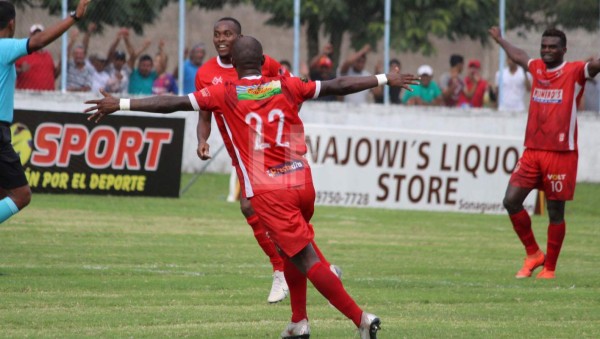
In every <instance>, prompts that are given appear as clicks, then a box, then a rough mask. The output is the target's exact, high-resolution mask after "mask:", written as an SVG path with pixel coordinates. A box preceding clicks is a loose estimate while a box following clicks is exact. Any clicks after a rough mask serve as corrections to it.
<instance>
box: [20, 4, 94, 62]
mask: <svg viewBox="0 0 600 339" xmlns="http://www.w3.org/2000/svg"><path fill="white" fill-rule="evenodd" d="M90 1H91V0H80V1H79V4H78V5H77V9H76V10H75V14H76V15H77V17H78V18H81V17H83V16H84V15H85V10H86V9H87V6H88V4H89V3H90ZM74 24H75V19H73V18H71V17H67V18H66V19H63V20H62V21H60V22H59V23H57V24H56V25H53V26H51V27H49V28H48V29H45V30H43V31H41V32H39V33H38V34H35V35H34V36H32V37H31V38H29V42H28V46H27V47H28V49H29V52H35V51H37V50H39V49H42V48H44V47H45V46H47V45H48V44H50V43H51V42H52V41H54V40H56V39H57V38H58V37H59V36H61V35H62V34H63V33H64V32H66V31H67V30H68V29H69V28H70V27H71V26H73V25H74Z"/></svg>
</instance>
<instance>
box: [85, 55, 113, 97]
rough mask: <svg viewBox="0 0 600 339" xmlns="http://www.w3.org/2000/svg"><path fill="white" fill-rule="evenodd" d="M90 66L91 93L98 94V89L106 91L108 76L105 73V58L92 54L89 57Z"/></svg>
mask: <svg viewBox="0 0 600 339" xmlns="http://www.w3.org/2000/svg"><path fill="white" fill-rule="evenodd" d="M89 61H90V64H91V65H92V67H93V73H92V88H91V91H92V92H93V93H100V89H106V85H107V84H108V80H109V79H110V75H109V74H108V72H107V71H106V58H104V57H101V56H100V55H98V54H92V55H90V57H89Z"/></svg>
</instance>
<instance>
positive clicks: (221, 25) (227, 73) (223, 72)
mask: <svg viewBox="0 0 600 339" xmlns="http://www.w3.org/2000/svg"><path fill="white" fill-rule="evenodd" d="M241 35H242V26H241V24H240V23H239V21H237V20H236V19H234V18H231V17H225V18H221V19H219V20H218V21H217V22H216V23H215V25H214V32H213V44H214V45H215V49H216V50H217V53H218V55H217V56H216V57H214V58H211V59H210V60H208V61H207V62H206V63H204V64H203V65H202V67H200V68H199V69H198V72H197V73H196V90H198V91H199V90H201V89H203V88H205V87H208V86H211V85H215V84H219V83H223V82H225V81H228V80H230V81H233V80H236V79H237V78H238V75H237V73H236V71H235V68H234V67H233V65H232V64H231V47H232V45H233V42H234V41H235V40H237V39H238V38H239V37H240V36H241ZM280 70H281V65H280V64H279V63H278V62H277V61H276V60H274V59H272V58H271V57H269V56H268V55H265V62H264V64H263V67H262V75H264V76H268V77H273V76H278V75H279V74H280ZM283 75H289V72H285V73H284V74H283ZM211 118H212V113H211V112H210V111H203V110H201V111H200V112H199V119H198V127H197V131H196V133H197V137H198V149H197V153H198V156H199V157H200V159H202V160H207V159H209V158H210V156H209V145H208V143H207V142H206V141H207V139H208V137H209V136H210V132H211ZM216 123H217V127H218V128H219V132H220V133H221V137H222V138H223V143H224V145H225V149H226V150H227V152H228V153H229V156H230V157H231V160H232V165H233V168H234V171H235V172H234V173H232V176H233V180H236V181H237V180H238V178H242V175H241V173H242V172H241V171H240V168H239V166H238V161H237V158H236V156H235V151H234V149H233V147H232V144H231V139H230V138H229V135H228V133H227V130H226V128H225V125H224V124H223V122H222V120H221V119H217V120H216ZM240 209H241V211H242V214H243V215H244V217H245V218H246V222H247V223H248V225H250V227H252V230H253V233H254V238H255V239H256V241H257V242H258V244H259V245H260V247H261V248H262V250H263V252H265V254H266V255H267V256H268V257H269V260H270V261H271V265H272V266H273V283H272V285H271V290H270V292H269V296H268V297H267V301H268V302H270V303H276V302H279V301H281V300H283V299H284V298H285V297H286V296H287V294H288V286H287V282H286V280H285V277H284V273H283V260H282V259H281V256H280V255H279V252H278V251H277V249H276V248H275V245H274V244H273V242H272V241H271V239H269V235H268V234H267V231H266V229H265V227H264V226H263V225H262V223H261V221H260V219H259V217H258V216H257V215H256V213H254V209H253V208H252V205H251V204H250V202H249V201H248V199H247V198H246V195H245V192H243V191H242V196H241V197H240ZM315 250H316V251H317V253H318V254H319V255H320V257H321V258H322V260H323V261H324V260H325V258H324V257H323V256H322V255H321V253H320V251H319V249H318V247H316V245H315ZM326 264H327V265H328V266H330V268H331V270H332V271H333V272H335V273H336V275H338V276H340V275H341V270H340V269H339V268H338V267H337V266H335V265H330V264H329V263H326Z"/></svg>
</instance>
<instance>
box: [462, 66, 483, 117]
mask: <svg viewBox="0 0 600 339" xmlns="http://www.w3.org/2000/svg"><path fill="white" fill-rule="evenodd" d="M468 67H469V69H468V74H467V76H466V77H465V79H464V84H465V87H464V88H463V91H462V93H461V95H460V96H459V98H458V106H460V107H477V108H478V107H483V102H484V97H485V94H486V92H487V91H488V83H487V81H485V80H484V79H482V78H481V73H480V70H481V63H480V62H479V60H475V59H473V60H470V61H469V65H468Z"/></svg>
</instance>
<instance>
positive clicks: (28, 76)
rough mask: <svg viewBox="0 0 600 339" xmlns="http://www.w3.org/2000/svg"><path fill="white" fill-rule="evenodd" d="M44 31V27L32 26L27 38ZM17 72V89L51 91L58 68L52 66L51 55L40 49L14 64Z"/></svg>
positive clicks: (58, 72) (58, 71)
mask: <svg viewBox="0 0 600 339" xmlns="http://www.w3.org/2000/svg"><path fill="white" fill-rule="evenodd" d="M43 30H44V26H42V25H40V24H34V25H32V26H31V28H30V29H29V36H30V37H32V36H34V35H35V34H37V33H39V32H41V31H43ZM15 68H16V70H17V85H16V88H17V89H29V90H37V91H53V90H54V89H55V87H54V85H55V80H56V78H57V77H58V75H59V74H60V68H59V67H58V66H54V60H53V59H52V55H51V54H50V52H48V51H47V50H46V49H43V48H42V49H40V50H38V51H35V52H33V53H31V54H29V55H26V56H24V57H21V58H19V59H18V60H17V62H15Z"/></svg>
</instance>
